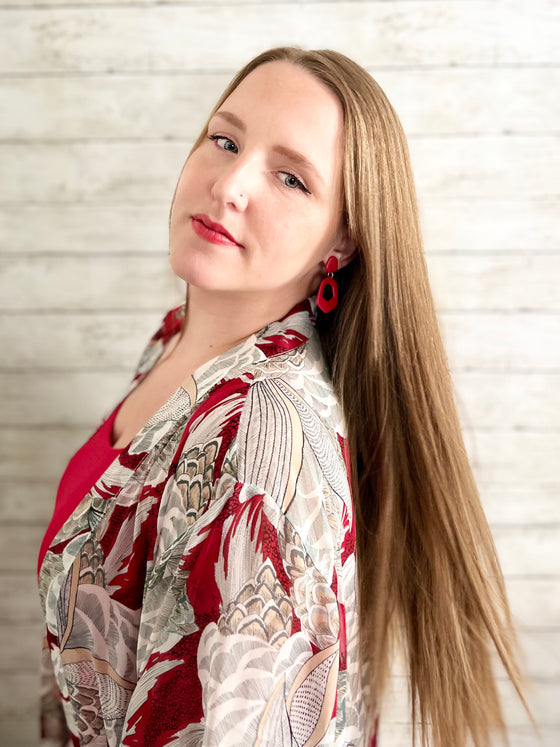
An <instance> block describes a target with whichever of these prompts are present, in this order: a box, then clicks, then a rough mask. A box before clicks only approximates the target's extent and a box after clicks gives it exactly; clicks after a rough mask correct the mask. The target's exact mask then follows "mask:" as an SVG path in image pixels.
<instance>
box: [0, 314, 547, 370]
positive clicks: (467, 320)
mask: <svg viewBox="0 0 560 747" xmlns="http://www.w3.org/2000/svg"><path fill="white" fill-rule="evenodd" d="M162 315H163V311H160V312H156V311H135V312H130V313H126V312H123V311H114V312H113V311H106V312H101V311H95V312H91V313H76V312H65V313H64V314H56V313H53V312H40V313H29V314H23V313H22V314H3V315H1V316H0V337H1V338H2V339H3V340H4V344H5V346H6V349H7V350H9V351H10V352H9V356H6V357H5V358H3V360H2V364H1V368H2V369H4V370H13V369H18V370H21V369H32V368H39V369H43V368H46V369H49V368H51V369H52V368H56V369H58V370H66V369H68V370H72V369H84V368H87V369H91V370H102V369H107V368H113V369H121V370H123V371H128V372H130V371H131V370H132V368H133V367H134V366H135V364H136V363H137V360H138V356H139V355H140V353H141V351H142V349H143V347H144V345H145V343H146V341H147V340H148V338H149V336H150V335H151V334H152V333H153V332H154V331H155V330H156V328H157V325H158V324H159V322H160V321H161V318H162ZM440 323H441V328H442V334H443V338H444V341H445V343H446V346H447V350H448V354H449V360H450V363H451V366H452V368H453V369H456V370H460V369H474V370H477V371H508V370H511V371H526V372H529V371H530V372H534V371H540V372H546V371H549V372H551V373H552V372H554V371H558V370H559V369H560V346H558V344H557V343H558V340H559V339H560V337H559V336H560V315H558V314H554V313H552V314H549V313H546V312H533V313H523V312H494V313H488V312H474V313H467V312H460V313H451V312H450V313H441V314H440Z"/></svg>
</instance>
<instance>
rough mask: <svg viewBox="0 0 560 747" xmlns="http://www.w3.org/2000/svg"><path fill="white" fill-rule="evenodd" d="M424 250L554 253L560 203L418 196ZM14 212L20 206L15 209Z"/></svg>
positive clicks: (557, 242) (558, 235)
mask: <svg viewBox="0 0 560 747" xmlns="http://www.w3.org/2000/svg"><path fill="white" fill-rule="evenodd" d="M419 204H420V215H421V225H422V230H423V233H424V245H425V247H426V250H427V252H428V254H429V252H430V251H433V250H435V251H446V250H450V249H452V250H455V251H462V250H466V251H469V252H474V251H499V252H510V251H511V250H517V251H519V250H521V251H523V250H525V251H527V250H531V251H532V250H534V249H540V250H545V251H546V250H549V251H550V250H558V249H559V248H560V232H559V230H558V213H559V211H560V200H559V199H558V198H555V197H551V198H542V199H540V198H534V199H527V200H526V199H522V200H520V199H519V198H517V197H515V195H511V196H510V195H508V196H507V197H505V198H497V199H492V200H488V199H486V198H483V199H479V198H477V197H474V196H473V197H470V198H469V199H468V200H467V199H464V200H457V199H451V198H445V197H443V196H442V197H441V198H438V199H434V198H432V197H430V196H429V195H420V203H419ZM17 209H18V210H19V207H18V208H17Z"/></svg>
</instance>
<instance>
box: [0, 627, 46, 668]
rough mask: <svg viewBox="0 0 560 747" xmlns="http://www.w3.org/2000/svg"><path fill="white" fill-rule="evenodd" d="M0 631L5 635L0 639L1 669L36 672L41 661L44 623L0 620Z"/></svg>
mask: <svg viewBox="0 0 560 747" xmlns="http://www.w3.org/2000/svg"><path fill="white" fill-rule="evenodd" d="M0 632H1V633H2V634H3V635H4V636H5V637H4V640H3V641H0V655H1V656H2V669H3V670H4V671H6V670H7V671H19V672H30V673H33V674H34V673H36V672H37V668H38V666H39V663H40V661H41V646H42V642H43V636H44V635H45V632H44V625H42V624H41V622H40V621H36V622H31V623H30V622H26V623H24V622H18V623H16V622H11V623H9V624H5V623H1V622H0ZM14 633H15V635H14Z"/></svg>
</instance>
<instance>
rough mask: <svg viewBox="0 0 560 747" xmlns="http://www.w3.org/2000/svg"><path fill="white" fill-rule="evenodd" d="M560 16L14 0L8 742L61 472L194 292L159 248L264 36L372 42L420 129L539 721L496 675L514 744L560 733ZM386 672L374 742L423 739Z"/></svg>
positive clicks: (421, 160)
mask: <svg viewBox="0 0 560 747" xmlns="http://www.w3.org/2000/svg"><path fill="white" fill-rule="evenodd" d="M559 36H560V6H559V5H558V3H557V2H555V0H538V1H537V2H534V3H533V2H532V3H527V2H524V1H523V0H497V1H496V2H491V3H489V2H482V1H479V0H474V1H472V2H471V1H469V2H464V0H442V1H440V0H414V1H413V2H409V1H408V0H358V1H356V2H345V1H342V2H335V1H332V0H331V1H325V0H309V1H307V2H306V1H305V0H303V1H300V0H272V1H271V2H256V1H255V0H221V1H220V0H187V1H185V0H177V1H176V2H175V0H166V1H165V2H164V3H162V2H159V0H120V1H119V2H116V1H115V0H100V2H97V3H92V2H91V1H90V0H72V2H67V1H66V0H30V2H26V3H21V2H20V1H19V0H6V2H4V3H2V4H1V6H0V48H1V49H2V55H1V59H0V106H1V107H2V117H1V121H0V159H1V163H2V170H1V171H2V175H1V177H0V338H1V340H2V346H3V352H4V355H3V357H2V362H1V363H0V548H1V555H0V557H1V558H2V560H1V561H0V629H1V632H2V633H3V635H1V636H0V641H3V643H2V644H0V647H2V656H1V657H0V658H1V660H2V661H3V664H2V666H0V669H2V676H1V677H0V743H1V744H9V745H14V746H16V747H17V746H21V747H36V745H37V743H38V736H37V720H36V716H37V691H38V678H37V673H36V668H37V663H38V649H39V646H40V640H39V639H40V620H41V617H40V610H39V607H38V601H37V596H36V591H35V586H36V581H35V558H36V554H37V550H38V546H39V543H40V540H41V537H42V534H43V531H44V528H45V526H46V524H47V522H48V520H49V518H50V515H51V513H52V508H53V502H54V496H55V494H56V488H57V484H58V480H59V478H60V475H61V473H62V471H63V469H64V466H65V464H66V462H67V460H68V459H69V457H70V456H71V454H72V453H73V452H74V451H75V450H76V449H77V448H78V447H79V446H80V445H81V443H82V442H83V440H84V439H85V438H86V437H87V435H88V434H89V433H90V432H91V430H92V429H93V428H94V427H95V426H96V425H97V424H98V422H99V419H100V418H101V417H102V415H103V414H104V413H106V412H107V411H108V409H109V408H110V407H111V405H112V404H113V403H115V402H116V401H117V398H118V397H120V396H122V393H123V391H124V388H125V387H126V385H127V383H128V380H129V377H130V375H131V372H132V369H133V367H134V365H135V364H136V362H137V359H138V356H139V354H140V352H141V349H142V348H143V346H144V344H145V342H146V340H147V338H148V336H149V335H150V334H151V333H152V332H153V331H154V329H155V328H156V326H157V325H158V323H159V321H160V319H161V315H162V313H163V312H164V310H165V309H167V308H169V307H170V306H172V305H175V304H176V303H177V304H178V303H180V302H181V301H182V290H181V289H180V286H179V285H178V284H177V283H176V282H175V281H174V279H173V277H172V276H171V274H170V273H169V272H168V269H167V260H166V256H165V255H166V252H167V219H168V212H169V205H170V201H171V196H172V194H173V189H174V187H175V182H176V179H177V176H178V173H179V171H180V168H181V165H182V162H183V160H184V158H185V157H186V154H187V152H188V149H189V147H190V143H191V142H192V141H193V140H194V138H195V136H196V134H197V132H198V130H199V128H200V126H201V125H202V123H203V120H204V116H205V114H206V112H207V110H208V109H209V108H210V106H211V105H212V103H213V102H214V100H215V97H216V95H217V94H218V92H219V91H220V90H221V89H222V87H223V86H224V84H225V82H226V81H227V80H228V79H229V78H230V76H231V75H232V73H233V72H234V71H235V70H236V69H237V68H238V67H239V66H240V65H241V64H242V63H243V62H245V61H246V60H247V59H248V58H250V57H251V56H252V54H253V52H258V51H261V49H264V48H266V47H267V46H273V45H275V44H278V43H300V44H302V45H303V46H305V47H323V46H327V47H328V46H332V47H335V48H338V49H340V50H341V51H343V52H344V51H346V52H347V53H349V54H350V56H352V57H355V58H356V59H357V60H358V61H359V62H361V63H362V64H363V65H365V66H366V67H367V68H368V69H369V70H370V71H371V72H372V74H373V75H374V77H375V78H376V79H377V80H378V82H379V83H380V85H381V86H382V87H383V88H384V90H385V91H386V92H387V94H388V96H389V98H390V100H391V101H392V103H393V104H394V106H395V108H396V109H397V111H398V113H399V115H400V118H401V120H402V122H403V125H404V128H405V131H406V133H407V135H408V137H409V142H410V149H411V154H412V161H413V167H414V172H415V178H416V183H417V190H418V196H419V203H420V211H421V220H422V228H423V234H424V240H425V246H426V250H427V262H428V268H429V272H430V278H431V281H432V284H433V290H434V295H435V299H436V303H437V307H438V311H439V313H440V322H441V328H442V332H443V335H444V339H445V341H446V345H447V349H448V353H449V362H450V366H451V370H452V375H453V380H454V385H455V389H456V397H457V403H458V407H459V411H460V414H461V418H462V423H463V427H464V437H465V442H466V445H467V449H468V452H469V454H470V457H471V460H472V463H473V468H474V471H475V476H476V478H477V482H478V485H479V488H480V493H481V500H482V503H483V507H484V510H485V512H486V515H487V517H488V520H489V522H490V525H491V528H492V530H493V533H494V537H495V540H496V544H497V547H498V552H499V554H500V558H501V560H502V563H503V566H504V570H505V573H506V584H507V588H508V593H509V596H510V600H511V605H512V610H513V614H514V617H515V620H516V622H517V624H518V628H519V634H520V639H521V643H522V647H523V650H524V652H525V665H524V670H525V671H526V672H527V674H528V676H529V677H530V680H531V683H532V691H531V693H530V702H531V703H532V704H533V707H534V711H535V715H536V717H537V721H538V722H539V725H540V727H541V732H542V737H543V739H542V742H538V741H537V739H536V737H535V735H534V733H533V732H532V731H531V729H530V727H529V726H528V722H527V719H526V717H525V716H524V714H523V711H522V710H521V709H520V706H519V703H518V701H517V698H516V697H515V695H514V694H513V693H512V692H511V689H508V687H507V684H506V683H505V682H503V681H501V682H500V688H502V690H503V693H504V703H505V709H506V716H507V721H508V725H509V727H510V743H511V747H535V745H536V744H540V745H541V747H557V745H558V744H559V742H560V720H559V718H558V701H559V700H560V689H559V688H560V661H559V655H558V650H559V647H560V640H559V636H560V606H559V605H560V601H559V600H560V566H559V554H558V549H557V548H558V547H559V546H560V473H559V470H558V455H559V454H560V399H559V397H560V386H558V384H559V383H560V380H559V379H558V377H559V376H560V313H559V312H560V308H559V304H560V294H559V293H558V291H557V288H558V287H559V286H560V264H559V262H560V260H559V258H560V231H559V228H558V214H559V209H560V195H559V190H558V184H559V182H558V173H560V168H559V167H560V155H559V154H560V149H559V148H558V145H559V143H560V128H559V127H558V122H559V118H560V117H559V115H560V98H559V97H558V95H557V90H558V88H559V84H560V47H559V46H558V43H557V39H558V38H559ZM6 600H9V604H6V603H5V602H6ZM3 602H4V604H3V606H2V603H3ZM500 676H503V675H502V674H500ZM392 693H393V696H394V699H393V703H392V704H391V703H388V704H387V707H386V708H385V709H384V712H383V715H382V723H381V742H380V744H381V747H411V738H410V727H409V725H408V723H407V722H408V721H409V720H410V715H409V710H408V706H407V702H406V679H405V678H404V677H402V676H401V677H396V678H394V680H393V688H392ZM498 744H501V743H500V742H499V741H498V740H496V745H495V747H498ZM492 747H494V745H492Z"/></svg>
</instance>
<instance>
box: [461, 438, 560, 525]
mask: <svg viewBox="0 0 560 747" xmlns="http://www.w3.org/2000/svg"><path fill="white" fill-rule="evenodd" d="M465 442H466V446H467V451H468V452H469V456H470V459H471V463H472V465H473V470H474V474H475V477H476V479H477V482H478V483H479V484H481V485H493V486H495V487H494V489H495V490H496V492H497V491H498V490H499V486H501V487H503V488H504V497H505V499H507V496H508V490H509V487H510V486H511V485H517V486H518V487H519V488H520V489H523V488H525V490H526V491H527V495H528V496H529V498H530V496H531V493H532V490H533V489H536V490H538V489H539V488H538V486H543V487H548V488H550V489H551V490H554V491H555V493H556V495H559V494H560V481H559V479H558V454H560V434H559V433H557V432H550V433H547V432H542V433H536V432H531V431H468V432H466V433H465ZM530 511H531V509H529V512H530ZM536 518H537V516H535V520H536Z"/></svg>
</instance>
